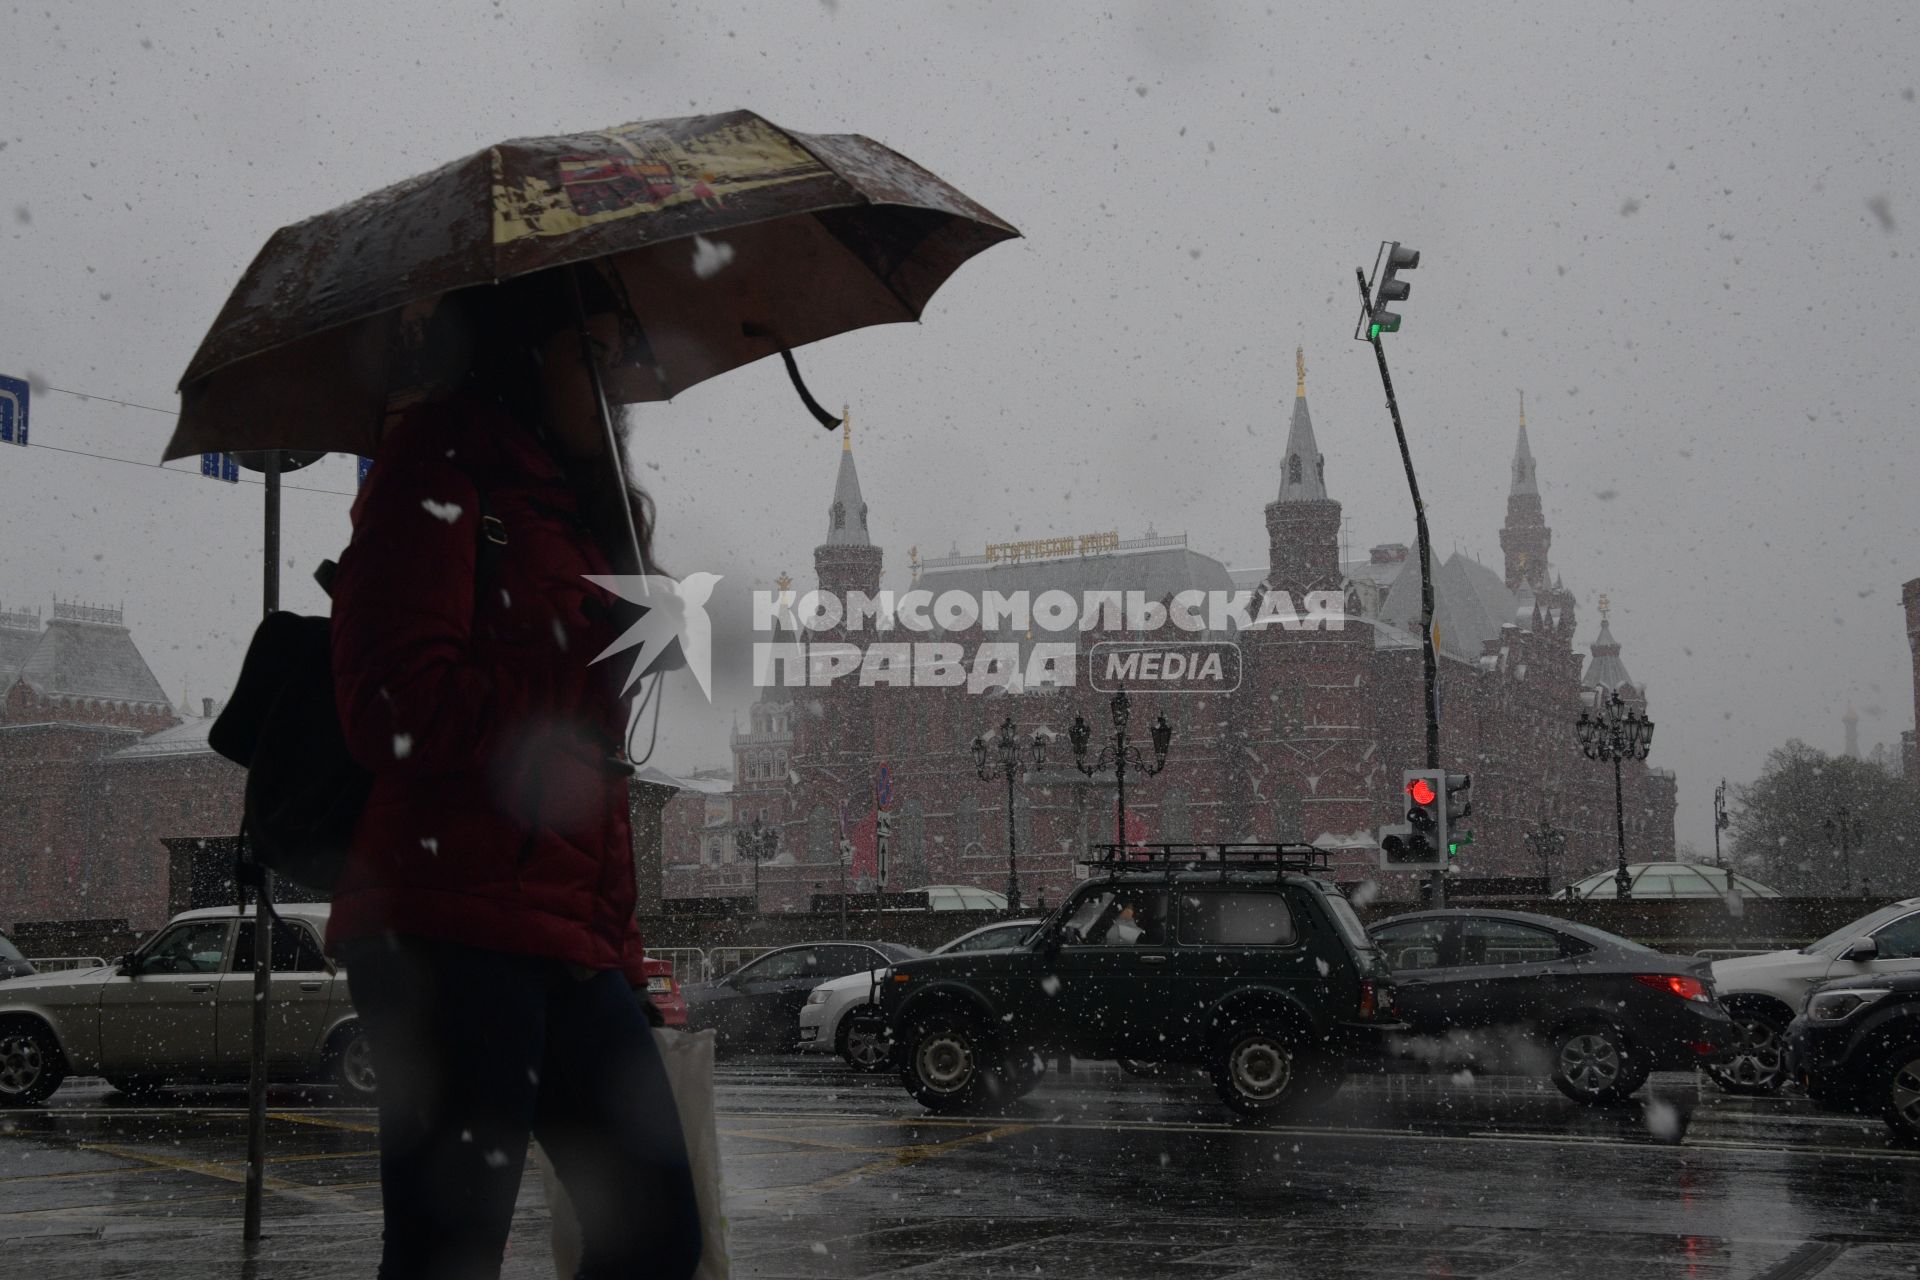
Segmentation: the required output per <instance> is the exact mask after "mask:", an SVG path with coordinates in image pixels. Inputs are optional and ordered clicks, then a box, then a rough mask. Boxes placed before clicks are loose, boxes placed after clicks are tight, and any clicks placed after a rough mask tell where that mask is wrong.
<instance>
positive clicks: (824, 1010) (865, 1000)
mask: <svg viewBox="0 0 1920 1280" xmlns="http://www.w3.org/2000/svg"><path fill="white" fill-rule="evenodd" d="M1039 924H1040V922H1039V921H1038V920H1006V921H1003V922H1001V923H1000V924H990V925H984V926H982V927H981V928H978V929H975V930H974V931H973V932H971V933H963V934H961V935H960V936H959V937H957V938H955V939H953V940H952V941H950V942H945V943H942V944H941V945H940V946H938V947H935V948H934V950H933V954H934V955H946V954H947V953H948V952H953V951H1003V950H1006V949H1007V948H1009V947H1017V946H1019V945H1020V944H1021V943H1023V942H1025V941H1026V940H1027V939H1028V938H1029V937H1031V936H1033V931H1034V929H1035V928H1037V927H1038V926H1039ZM885 972H886V970H884V969H874V970H871V971H867V972H862V973H852V974H848V975H847V976H846V977H844V978H835V979H834V980H833V981H831V982H823V983H821V984H820V985H819V986H817V987H815V988H814V989H813V991H812V993H811V994H809V995H808V996H807V1002H806V1004H804V1005H802V1006H801V1008H800V1047H801V1048H802V1049H806V1050H810V1051H815V1052H829V1053H837V1054H839V1055H840V1056H841V1057H842V1058H845V1059H846V1060H847V1065H848V1066H850V1067H852V1068H853V1069H854V1070H855V1071H880V1070H883V1069H884V1068H885V1067H886V1065H887V1062H888V1059H889V1058H890V1057H891V1056H892V1053H893V1046H892V1044H891V1042H890V1040H889V1038H888V1036H887V1021H886V1019H885V1018H883V1017H881V1016H880V1012H879V1010H878V1009H877V1008H876V1007H875V1006H874V1004H873V989H874V985H875V984H876V983H878V982H879V981H880V975H882V974H883V973H885Z"/></svg>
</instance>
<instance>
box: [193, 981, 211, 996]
mask: <svg viewBox="0 0 1920 1280" xmlns="http://www.w3.org/2000/svg"><path fill="white" fill-rule="evenodd" d="M187 990H189V991H191V992H193V994H195V995H197V996H203V995H205V994H207V992H209V991H211V990H213V984H212V983H211V982H189V983H188V984H187Z"/></svg>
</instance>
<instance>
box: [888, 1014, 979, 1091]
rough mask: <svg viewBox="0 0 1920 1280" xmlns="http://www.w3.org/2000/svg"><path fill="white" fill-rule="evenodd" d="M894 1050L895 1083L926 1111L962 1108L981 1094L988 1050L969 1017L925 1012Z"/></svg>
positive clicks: (977, 1027)
mask: <svg viewBox="0 0 1920 1280" xmlns="http://www.w3.org/2000/svg"><path fill="white" fill-rule="evenodd" d="M900 1052H901V1063H900V1079H901V1082H902V1083H903V1084H905V1085H906V1087H907V1092H908V1093H910V1094H912V1095H913V1098H914V1101H916V1102H918V1103H919V1104H920V1105H921V1106H923V1107H925V1108H927V1109H928V1110H929V1111H960V1110H964V1109H966V1108H968V1107H972V1106H975V1105H977V1104H978V1103H979V1102H980V1100H981V1098H982V1097H983V1096H984V1094H985V1092H986V1088H987V1074H988V1072H987V1063H988V1062H989V1061H991V1051H990V1050H989V1048H988V1045H987V1043H986V1037H985V1036H984V1035H983V1034H982V1033H981V1031H980V1027H979V1024H978V1023H976V1022H975V1021H974V1020H973V1019H971V1018H968V1017H966V1016H964V1015H962V1014H958V1013H944V1012H942V1013H934V1014H930V1015H928V1016H927V1017H925V1018H923V1019H921V1020H920V1021H918V1022H916V1023H914V1024H913V1025H912V1026H911V1027H909V1028H908V1030H907V1034H906V1036H905V1037H904V1038H903V1039H902V1042H901V1046H900Z"/></svg>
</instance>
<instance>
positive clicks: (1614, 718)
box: [1574, 689, 1653, 901]
mask: <svg viewBox="0 0 1920 1280" xmlns="http://www.w3.org/2000/svg"><path fill="white" fill-rule="evenodd" d="M1574 732H1575V733H1576V734H1578V735H1579V739H1580V750H1581V753H1582V754H1584V755H1585V756H1586V757H1587V759H1589V760H1605V761H1608V762H1610V763H1611V764H1612V765H1613V826H1614V833H1615V835H1616V837H1617V840H1618V844H1619V852H1620V869H1619V870H1618V871H1617V872H1615V873H1614V884H1615V886H1616V892H1617V894H1618V896H1619V898H1620V899H1621V900H1622V901H1625V900H1626V899H1628V898H1630V897H1632V896H1633V879H1632V877H1630V876H1629V875H1628V874H1627V817H1626V807H1625V804H1624V802H1623V801H1622V799H1621V793H1620V762H1621V761H1622V760H1645V759H1646V758H1647V752H1648V751H1649V750H1651V749H1652V747H1653V721H1652V720H1650V719H1648V718H1647V717H1646V716H1643V715H1641V714H1640V712H1639V710H1638V709H1637V708H1634V707H1629V706H1628V705H1627V704H1626V703H1625V702H1624V701H1623V700H1622V699H1621V697H1620V691H1619V690H1618V689H1600V690H1596V691H1595V692H1594V698H1593V705H1592V706H1590V707H1586V708H1583V709H1582V710H1581V712H1580V720H1579V722H1578V723H1577V724H1575V725H1574Z"/></svg>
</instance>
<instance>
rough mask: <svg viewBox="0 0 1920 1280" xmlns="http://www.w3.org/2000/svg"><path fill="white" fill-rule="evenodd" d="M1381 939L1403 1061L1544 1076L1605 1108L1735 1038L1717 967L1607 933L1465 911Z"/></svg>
mask: <svg viewBox="0 0 1920 1280" xmlns="http://www.w3.org/2000/svg"><path fill="white" fill-rule="evenodd" d="M1372 932H1373V938H1374V942H1375V943H1376V944H1378V946H1379V947H1380V949H1381V950H1382V952H1384V953H1385V955H1386V958H1387V963H1389V964H1390V965H1392V966H1393V973H1394V978H1395V979H1396V981H1397V982H1398V983H1399V1009H1400V1016H1401V1017H1402V1018H1404V1019H1405V1020H1406V1022H1407V1024H1408V1026H1409V1027H1410V1028H1411V1031H1410V1034H1409V1035H1408V1036H1407V1037H1405V1038H1404V1039H1403V1040H1402V1041H1401V1042H1400V1043H1399V1044H1397V1045H1396V1046H1395V1047H1394V1048H1395V1051H1396V1052H1397V1053H1401V1054H1410V1055H1413V1056H1418V1057H1424V1058H1428V1059H1430V1060H1436V1061H1441V1062H1446V1063H1450V1064H1452V1065H1467V1066H1486V1065H1493V1066H1503V1067H1508V1068H1512V1067H1515V1066H1518V1067H1520V1068H1522V1069H1526V1068H1529V1067H1532V1068H1533V1069H1536V1070H1537V1069H1538V1068H1539V1066H1544V1067H1545V1068H1546V1070H1547V1071H1548V1072H1549V1073H1550V1075H1551V1076H1552V1079H1553V1083H1554V1084H1555V1086H1557V1087H1558V1088H1559V1090H1560V1092H1562V1093H1564V1094H1566V1095H1567V1096H1568V1097H1569V1098H1572V1099H1573V1100H1574V1101H1576V1102H1583V1103H1587V1104H1590V1105H1591V1104H1594V1103H1603V1102H1617V1101H1619V1100H1620V1099H1622V1098H1625V1097H1628V1096H1629V1095H1631V1094H1632V1093H1633V1092H1634V1091H1635V1090H1636V1089H1638V1088H1639V1087H1640V1086H1641V1085H1642V1084H1644V1083H1646V1079H1647V1075H1648V1073H1650V1072H1653V1071H1663V1070H1677V1069H1685V1070H1688V1071H1691V1070H1693V1069H1694V1068H1695V1067H1696V1066H1698V1065H1699V1064H1700V1063H1702V1062H1706V1061H1711V1060H1713V1059H1714V1058H1715V1057H1717V1056H1718V1055H1721V1054H1724V1053H1725V1052H1726V1051H1727V1048H1728V1046H1729V1045H1730V1044H1731V1042H1732V1039H1733V1028H1732V1024H1731V1022H1730V1021H1729V1020H1728V1018H1727V1014H1726V1011H1725V1010H1724V1009H1723V1008H1721V1007H1720V1004H1719V1003H1718V1002H1717V1001H1716V1000H1715V999H1714V991H1713V982H1712V976H1711V974H1710V972H1709V969H1708V964H1707V962H1706V961H1705V960H1700V959H1696V958H1694V957H1692V956H1675V955H1667V954H1664V953H1662V952H1659V951H1655V950H1654V949H1653V948H1651V947H1644V946H1641V945H1640V944H1639V943H1637V942H1632V941H1629V940H1628V939H1626V938H1622V937H1619V936H1617V935H1615V934H1611V933H1607V932H1606V931H1604V930H1601V929H1594V928H1590V927H1588V926H1586V925H1581V924H1575V923H1573V922H1571V921H1567V920H1560V919H1556V918H1554V917H1552V916H1540V915H1533V914H1531V913H1528V912H1524V911H1482V910H1468V909H1454V910H1438V911H1415V912H1411V913H1408V914H1406V915H1398V916H1393V917H1391V918H1389V919H1386V920H1382V921H1380V922H1379V923H1378V924H1376V925H1374V926H1373V930H1372ZM1543 1051H1544V1052H1543ZM1536 1064H1538V1065H1536Z"/></svg>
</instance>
